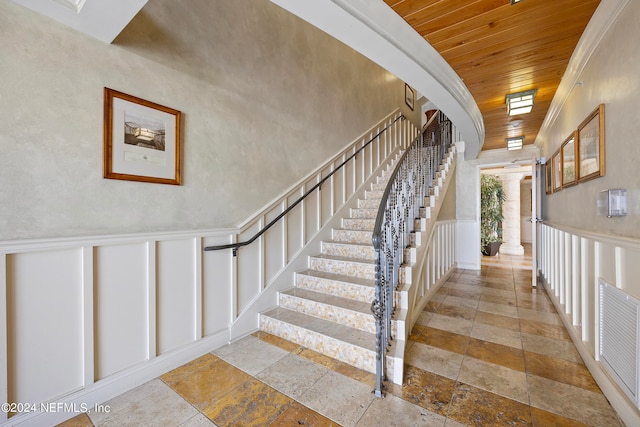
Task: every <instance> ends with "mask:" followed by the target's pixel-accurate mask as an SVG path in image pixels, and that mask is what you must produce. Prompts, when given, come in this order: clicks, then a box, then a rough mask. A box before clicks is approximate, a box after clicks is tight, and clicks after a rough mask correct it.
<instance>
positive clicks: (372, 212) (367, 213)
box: [351, 209, 378, 219]
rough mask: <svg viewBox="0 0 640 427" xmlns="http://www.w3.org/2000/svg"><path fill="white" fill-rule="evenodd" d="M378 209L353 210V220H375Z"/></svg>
mask: <svg viewBox="0 0 640 427" xmlns="http://www.w3.org/2000/svg"><path fill="white" fill-rule="evenodd" d="M377 215H378V210H377V209H351V218H363V219H375V218H376V216H377Z"/></svg>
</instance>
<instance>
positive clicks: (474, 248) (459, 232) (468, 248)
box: [455, 219, 480, 270]
mask: <svg viewBox="0 0 640 427" xmlns="http://www.w3.org/2000/svg"><path fill="white" fill-rule="evenodd" d="M455 234H456V246H455V248H456V261H457V263H458V268H464V269H468V270H480V223H479V221H477V220H475V219H466V220H465V219H459V220H457V221H456V231H455Z"/></svg>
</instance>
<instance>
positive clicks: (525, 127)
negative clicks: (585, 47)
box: [385, 0, 600, 150]
mask: <svg viewBox="0 0 640 427" xmlns="http://www.w3.org/2000/svg"><path fill="white" fill-rule="evenodd" d="M385 2H386V3H387V4H388V5H389V6H391V8H393V10H394V11H395V12H396V13H397V14H398V15H400V16H401V17H402V18H403V19H404V20H405V21H406V22H407V23H409V24H410V25H411V26H412V27H413V28H414V29H415V30H416V31H417V32H418V33H419V34H420V35H421V36H422V37H424V38H425V39H426V40H427V41H428V42H429V43H430V44H431V45H432V46H433V47H434V48H435V49H436V50H437V51H438V52H439V53H440V54H441V55H442V57H443V58H444V59H445V60H446V61H447V62H448V63H449V65H451V67H453V69H454V70H455V71H456V72H457V73H458V75H459V76H460V78H462V80H463V81H464V83H465V84H466V85H467V87H468V88H469V91H470V92H471V94H472V95H473V97H474V99H475V100H476V103H477V104H478V107H479V108H480V111H481V113H482V116H483V119H484V125H485V140H484V145H483V147H482V149H483V150H491V149H496V148H505V147H506V143H505V139H506V138H508V137H514V136H521V135H524V137H525V140H524V142H525V145H526V144H533V143H534V141H535V139H536V136H537V134H538V131H539V129H540V126H541V125H542V122H543V120H544V118H545V116H546V114H547V110H548V109H549V106H550V104H551V100H552V99H553V96H554V94H555V92H556V89H557V88H558V85H559V84H560V80H561V78H562V76H563V74H564V72H565V69H566V67H567V64H568V62H569V59H570V58H571V54H572V53H573V51H574V49H575V47H576V44H577V43H578V40H579V39H580V36H581V35H582V32H583V31H584V29H585V27H586V25H587V23H588V22H589V20H590V19H591V16H592V15H593V13H594V12H595V10H596V8H597V7H598V4H599V3H600V0H522V1H520V2H519V3H516V4H513V5H512V4H511V2H510V0H385ZM531 89H537V93H536V97H535V104H534V107H533V111H532V112H531V113H529V114H523V115H519V116H512V117H509V116H508V115H507V109H506V104H505V97H506V95H507V94H508V93H514V92H521V91H525V90H531ZM425 95H426V96H427V97H428V94H425Z"/></svg>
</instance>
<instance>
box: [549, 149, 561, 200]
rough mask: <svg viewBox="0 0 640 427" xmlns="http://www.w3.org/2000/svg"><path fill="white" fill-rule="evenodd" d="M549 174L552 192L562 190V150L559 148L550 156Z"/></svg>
mask: <svg viewBox="0 0 640 427" xmlns="http://www.w3.org/2000/svg"><path fill="white" fill-rule="evenodd" d="M551 170H552V172H551V174H552V177H551V178H552V180H553V192H554V193H556V192H558V191H560V190H562V152H561V151H560V149H558V151H556V152H555V153H554V155H553V156H552V157H551Z"/></svg>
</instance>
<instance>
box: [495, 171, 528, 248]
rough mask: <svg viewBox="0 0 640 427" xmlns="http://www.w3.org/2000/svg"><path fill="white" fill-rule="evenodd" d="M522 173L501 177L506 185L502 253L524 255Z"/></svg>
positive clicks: (503, 207)
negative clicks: (521, 229) (521, 233)
mask: <svg viewBox="0 0 640 427" xmlns="http://www.w3.org/2000/svg"><path fill="white" fill-rule="evenodd" d="M523 176H524V175H523V174H521V173H507V174H504V175H500V176H499V178H500V180H501V181H502V184H503V186H504V192H505V194H506V200H505V203H504V205H503V206H502V215H503V216H504V221H502V240H503V243H502V245H501V246H500V253H503V254H507V255H523V254H524V247H523V246H522V244H521V241H520V180H521V179H522V178H523Z"/></svg>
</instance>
